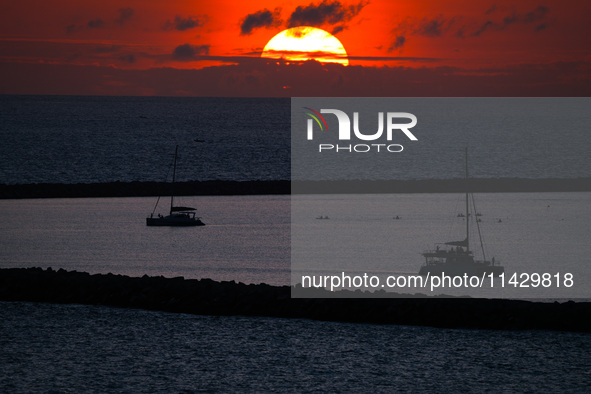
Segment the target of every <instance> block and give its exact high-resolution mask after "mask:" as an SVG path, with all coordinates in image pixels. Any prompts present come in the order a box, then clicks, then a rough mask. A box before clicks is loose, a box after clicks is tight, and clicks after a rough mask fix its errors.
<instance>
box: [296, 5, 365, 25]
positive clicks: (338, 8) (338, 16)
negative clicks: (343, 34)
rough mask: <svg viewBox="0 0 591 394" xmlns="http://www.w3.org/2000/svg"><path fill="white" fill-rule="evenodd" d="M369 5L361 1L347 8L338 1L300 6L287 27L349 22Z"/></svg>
mask: <svg viewBox="0 0 591 394" xmlns="http://www.w3.org/2000/svg"><path fill="white" fill-rule="evenodd" d="M367 4H368V3H367V2H364V1H360V2H359V3H357V4H353V5H350V6H345V5H343V4H341V2H340V1H338V0H334V1H330V0H323V1H322V2H321V3H320V4H318V5H316V4H312V3H311V4H309V5H307V6H298V7H297V8H296V9H295V11H294V12H293V13H292V14H291V16H290V17H289V19H288V21H287V26H288V27H295V26H322V25H325V24H328V25H336V24H339V23H345V22H349V21H350V20H351V19H353V18H354V17H355V16H357V14H359V13H360V12H361V10H362V9H363V7H365V6H366V5H367ZM341 30H342V29H341Z"/></svg>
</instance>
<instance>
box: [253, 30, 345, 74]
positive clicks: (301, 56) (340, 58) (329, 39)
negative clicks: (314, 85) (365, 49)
mask: <svg viewBox="0 0 591 394" xmlns="http://www.w3.org/2000/svg"><path fill="white" fill-rule="evenodd" d="M261 57H266V58H272V59H285V60H289V61H295V62H301V61H306V60H311V59H313V60H316V61H319V62H321V63H339V64H342V65H344V66H347V65H349V60H348V59H347V52H346V51H345V48H344V47H343V44H341V42H340V41H339V40H338V38H336V37H335V36H333V35H332V34H330V33H329V32H327V31H324V30H322V29H318V28H316V27H310V26H299V27H292V28H290V29H287V30H284V31H282V32H281V33H279V34H277V35H276V36H275V37H273V38H272V39H271V40H269V42H268V43H267V45H266V46H265V49H264V50H263V53H262V54H261Z"/></svg>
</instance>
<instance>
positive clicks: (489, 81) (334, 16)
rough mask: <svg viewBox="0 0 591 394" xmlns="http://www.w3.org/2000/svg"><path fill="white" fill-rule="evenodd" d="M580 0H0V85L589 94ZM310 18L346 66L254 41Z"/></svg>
mask: <svg viewBox="0 0 591 394" xmlns="http://www.w3.org/2000/svg"><path fill="white" fill-rule="evenodd" d="M589 21H591V2H588V1H565V2H558V1H541V0H540V1H529V0H520V1H502V0H501V1H495V0H491V1H473V0H457V1H453V0H452V1H439V0H399V1H395V0H393V1H390V0H387V1H386V0H369V1H368V0H361V1H344V0H343V1H340V0H338V1H337V0H324V1H279V2H270V1H265V0H262V1H256V2H255V1H253V2H247V1H243V2H238V1H226V0H223V1H216V2H213V1H208V2H205V1H187V0H168V1H161V0H128V1H125V0H123V1H122V0H116V1H114V0H101V1H95V0H88V1H78V0H57V1H52V2H39V1H31V0H19V1H12V0H8V1H5V2H4V3H3V5H2V12H1V13H0V72H1V74H0V93H4V94H20V93H23V94H112V95H172V96H184V95H189V96H316V95H322V96H331V95H334V96H581V95H583V96H588V95H589V93H590V92H591V72H590V71H591V66H590V65H591V53H590V52H591V51H590V49H589V48H591V24H590V23H589ZM304 24H305V25H310V26H316V27H320V28H323V29H324V30H327V31H329V32H332V33H334V34H335V36H336V37H337V38H338V39H339V40H340V41H341V42H342V44H343V45H344V47H345V49H346V51H347V53H348V55H349V60H350V65H349V66H347V67H345V66H341V65H321V64H317V63H314V64H299V65H294V64H291V65H285V64H276V62H269V60H268V59H261V58H260V52H261V50H262V48H263V47H264V46H265V44H266V43H267V42H268V41H269V40H270V39H271V38H272V37H273V36H274V35H275V34H277V33H279V32H280V31H282V30H284V29H286V28H288V27H292V26H297V25H304Z"/></svg>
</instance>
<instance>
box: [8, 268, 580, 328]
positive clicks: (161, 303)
mask: <svg viewBox="0 0 591 394" xmlns="http://www.w3.org/2000/svg"><path fill="white" fill-rule="evenodd" d="M307 294H308V295H309V296H310V297H320V298H291V289H290V287H289V286H269V285H267V284H259V285H254V284H249V285H245V284H244V283H236V282H234V281H230V282H216V281H213V280H211V279H200V280H196V279H184V278H182V277H176V278H171V279H167V278H164V277H162V276H159V277H150V276H147V275H144V276H142V277H141V278H131V277H128V276H125V275H114V274H112V273H109V274H106V275H102V274H95V275H89V274H87V273H84V272H76V271H70V272H68V271H65V270H63V269H59V270H58V271H55V270H53V269H51V268H48V269H47V270H42V269H40V268H10V269H0V300H4V301H32V302H51V303H77V304H90V305H108V306H115V307H125V308H143V309H148V310H160V311H167V312H179V313H193V314H206V315H218V316H227V315H245V316H270V317H292V318H307V319H318V320H327V321H343V322H363V323H376V324H408V325H426V326H433V327H446V328H486V329H503V330H507V329H547V330H568V331H585V332H591V319H589V316H591V303H589V302H573V301H568V302H565V303H558V302H554V303H541V302H530V301H516V300H490V299H473V298H441V297H427V296H424V297H421V298H401V297H400V296H396V295H392V297H391V298H367V297H366V298H337V299H335V298H322V297H326V296H327V294H328V293H327V292H325V291H324V290H322V289H311V290H310V292H308V293H307ZM344 294H345V295H346V296H349V297H350V296H352V295H361V296H363V295H366V294H364V293H353V292H345V293H344Z"/></svg>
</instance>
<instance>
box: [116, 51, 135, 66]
mask: <svg viewBox="0 0 591 394" xmlns="http://www.w3.org/2000/svg"><path fill="white" fill-rule="evenodd" d="M118 59H119V60H121V61H122V62H125V63H130V64H131V63H135V55H133V54H132V53H130V54H127V55H121V56H119V58H118Z"/></svg>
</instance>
